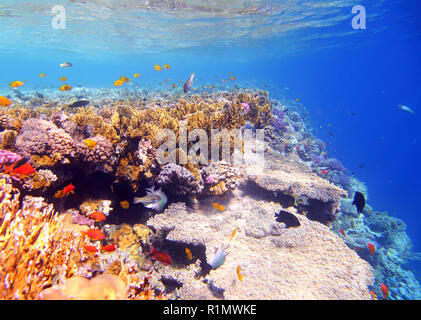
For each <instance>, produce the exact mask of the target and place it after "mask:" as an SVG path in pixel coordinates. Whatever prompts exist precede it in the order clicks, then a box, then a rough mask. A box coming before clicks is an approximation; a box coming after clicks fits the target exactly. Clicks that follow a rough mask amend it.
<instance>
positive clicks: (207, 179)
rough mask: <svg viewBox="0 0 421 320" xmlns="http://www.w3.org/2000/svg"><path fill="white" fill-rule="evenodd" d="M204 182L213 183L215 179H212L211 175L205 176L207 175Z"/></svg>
mask: <svg viewBox="0 0 421 320" xmlns="http://www.w3.org/2000/svg"><path fill="white" fill-rule="evenodd" d="M205 183H206V184H212V183H215V179H214V178H213V177H212V176H207V177H206V178H205Z"/></svg>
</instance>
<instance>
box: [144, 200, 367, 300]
mask: <svg viewBox="0 0 421 320" xmlns="http://www.w3.org/2000/svg"><path fill="white" fill-rule="evenodd" d="M280 209H281V206H280V205H279V204H275V203H270V202H267V201H259V200H255V199H252V198H250V197H248V196H245V197H244V196H241V195H239V194H238V195H237V196H236V197H235V198H234V199H231V201H230V205H229V207H228V208H227V209H226V211H224V212H221V213H213V214H209V213H206V212H205V211H204V212H202V213H200V214H198V213H196V214H192V213H189V212H188V210H187V208H186V206H185V204H183V203H174V204H172V205H171V206H170V207H169V208H168V209H167V210H166V211H165V212H164V213H163V214H160V215H156V216H155V217H153V218H151V219H150V220H149V221H148V225H150V226H151V227H153V228H155V229H156V230H160V231H161V232H162V234H164V235H166V237H165V238H166V239H167V240H168V241H169V242H168V246H169V247H171V246H176V245H178V246H181V247H183V246H185V247H187V246H189V247H191V246H194V247H197V246H202V247H204V248H205V255H204V256H201V257H200V259H203V260H204V259H205V260H206V263H209V261H211V260H212V258H213V256H214V254H215V251H216V249H219V248H221V247H223V246H224V245H226V244H227V243H229V247H228V249H227V251H228V252H229V254H228V256H227V258H226V262H225V263H224V264H223V265H222V266H221V267H219V268H218V269H216V270H211V271H210V272H209V274H208V275H207V276H206V279H205V282H206V283H207V284H205V283H204V282H203V281H201V280H195V278H194V277H192V275H193V274H194V273H200V272H201V271H200V265H199V264H198V263H195V264H194V263H193V264H189V267H188V268H187V269H186V270H185V271H179V270H178V271H171V270H168V269H165V270H164V271H163V277H165V278H170V279H175V280H177V281H178V282H179V283H181V284H182V285H181V287H180V288H179V289H177V292H178V294H179V296H180V298H182V299H215V298H217V297H216V296H215V287H216V288H219V289H220V291H222V292H223V294H222V296H220V298H221V297H223V298H225V299H370V295H369V293H368V289H367V286H368V285H369V284H370V283H371V282H372V273H373V272H372V269H371V268H370V266H369V265H368V263H367V262H365V261H364V260H362V259H360V258H359V257H358V255H357V254H356V253H355V252H354V251H353V250H351V249H349V248H348V247H347V246H346V245H345V243H344V242H343V240H342V239H341V238H340V237H338V236H336V235H335V234H334V233H332V232H331V231H330V230H329V228H328V227H326V226H324V225H322V224H320V223H318V222H314V221H311V220H308V219H307V218H306V217H305V216H303V215H300V214H297V213H296V212H295V210H290V212H291V213H292V214H294V215H295V216H296V217H297V218H298V219H299V220H300V222H301V226H300V227H298V228H285V225H284V224H283V223H279V222H276V221H275V219H274V213H275V212H277V211H279V210H280ZM234 229H237V233H236V235H235V237H234V239H233V240H232V241H231V242H230V241H229V239H230V235H231V234H232V232H233V230H234ZM196 258H197V257H196ZM202 263H203V262H202ZM237 266H241V270H242V272H243V275H244V279H243V281H241V282H240V281H239V280H238V278H237V274H236V269H237Z"/></svg>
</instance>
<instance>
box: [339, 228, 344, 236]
mask: <svg viewBox="0 0 421 320" xmlns="http://www.w3.org/2000/svg"><path fill="white" fill-rule="evenodd" d="M339 232H340V233H341V235H343V236H344V237H346V233H345V231H343V230H342V229H339Z"/></svg>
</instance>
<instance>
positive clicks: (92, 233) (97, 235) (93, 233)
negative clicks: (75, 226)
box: [82, 229, 105, 240]
mask: <svg viewBox="0 0 421 320" xmlns="http://www.w3.org/2000/svg"><path fill="white" fill-rule="evenodd" d="M82 233H83V234H84V235H86V236H88V237H89V238H90V239H92V240H102V239H105V235H104V234H103V233H102V232H101V230H98V229H89V230H88V231H86V232H82Z"/></svg>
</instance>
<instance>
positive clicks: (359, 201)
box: [352, 191, 365, 213]
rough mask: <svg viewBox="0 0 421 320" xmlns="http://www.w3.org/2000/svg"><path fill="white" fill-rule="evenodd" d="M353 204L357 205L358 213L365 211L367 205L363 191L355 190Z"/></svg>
mask: <svg viewBox="0 0 421 320" xmlns="http://www.w3.org/2000/svg"><path fill="white" fill-rule="evenodd" d="M352 205H353V206H354V205H355V206H356V207H357V212H358V213H361V212H363V209H364V207H365V197H364V195H363V194H362V193H361V192H358V191H357V192H355V195H354V202H352Z"/></svg>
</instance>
